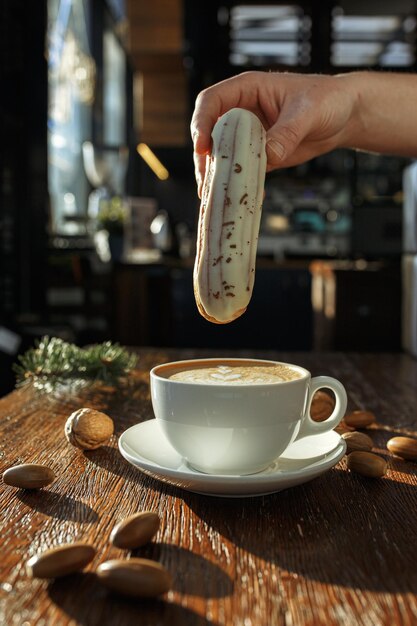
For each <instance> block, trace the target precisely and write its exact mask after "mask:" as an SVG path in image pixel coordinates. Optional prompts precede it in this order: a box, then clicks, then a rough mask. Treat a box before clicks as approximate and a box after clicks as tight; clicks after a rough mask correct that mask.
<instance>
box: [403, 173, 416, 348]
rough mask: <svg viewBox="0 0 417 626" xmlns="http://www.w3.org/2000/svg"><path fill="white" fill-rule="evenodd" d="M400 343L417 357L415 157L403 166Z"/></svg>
mask: <svg viewBox="0 0 417 626" xmlns="http://www.w3.org/2000/svg"><path fill="white" fill-rule="evenodd" d="M403 190H404V204H403V255H402V294H403V295H402V347H403V349H404V350H405V351H406V352H409V353H410V354H412V355H413V356H415V357H417V161H416V162H414V163H412V164H411V165H409V166H408V167H406V168H405V170H404V177H403Z"/></svg>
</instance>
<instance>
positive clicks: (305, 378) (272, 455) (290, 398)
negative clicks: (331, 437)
mask: <svg viewBox="0 0 417 626" xmlns="http://www.w3.org/2000/svg"><path fill="white" fill-rule="evenodd" d="M150 377H151V398H152V406H153V409H154V412H155V417H156V419H157V421H158V424H159V427H160V429H161V432H162V433H163V435H164V436H165V437H166V438H167V439H168V441H169V442H170V444H171V445H172V446H173V448H174V449H175V450H176V451H177V452H178V453H179V454H180V455H181V456H182V457H183V458H184V460H185V461H186V462H187V463H188V464H189V465H190V466H192V467H193V468H194V469H196V470H198V471H200V472H206V473H209V474H213V473H214V474H252V473H255V472H260V471H262V470H263V469H265V468H266V467H268V465H269V464H270V463H272V462H273V461H275V460H276V459H277V458H278V457H279V456H280V455H281V454H282V453H283V452H284V450H285V449H286V448H287V447H288V446H289V445H290V444H291V443H292V442H293V441H294V440H295V438H298V439H299V438H301V437H306V436H309V435H317V434H318V433H324V432H328V431H330V430H332V428H335V427H336V426H337V425H338V424H339V422H340V420H341V419H342V417H343V415H344V413H345V410H346V392H345V390H344V388H343V385H342V384H341V383H340V382H339V381H337V380H335V379H334V378H331V377H329V376H317V377H315V378H311V374H310V372H309V371H308V370H306V369H304V368H303V367H300V366H298V365H292V364H291V363H282V362H279V361H278V362H277V361H266V360H256V359H239V358H220V357H219V358H215V359H196V360H188V361H177V362H176V363H164V364H162V365H157V366H156V367H154V368H153V369H152V370H151V373H150ZM322 388H328V389H330V390H331V391H332V392H333V394H334V395H335V398H336V403H335V407H334V409H333V412H332V414H331V415H330V416H329V417H328V418H327V420H325V421H324V422H313V420H312V419H311V417H310V404H311V399H312V397H313V395H314V394H315V392H316V391H317V390H318V389H322Z"/></svg>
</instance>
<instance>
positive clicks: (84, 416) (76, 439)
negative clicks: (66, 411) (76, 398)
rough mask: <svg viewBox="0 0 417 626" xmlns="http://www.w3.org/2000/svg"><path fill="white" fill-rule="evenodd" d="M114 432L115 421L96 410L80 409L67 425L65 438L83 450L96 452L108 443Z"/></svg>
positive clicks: (69, 419)
mask: <svg viewBox="0 0 417 626" xmlns="http://www.w3.org/2000/svg"><path fill="white" fill-rule="evenodd" d="M113 431H114V424H113V420H112V419H111V418H110V417H109V416H108V415H106V414H105V413H101V412H100V411H96V410H95V409H88V408H84V409H78V411H74V413H71V415H70V416H69V418H68V419H67V421H66V423H65V436H66V438H67V439H68V441H69V442H70V443H71V444H72V445H73V446H76V447H77V448H80V449H81V450H95V449H96V448H99V447H100V446H102V445H104V444H105V443H107V442H108V441H109V439H110V437H111V436H112V434H113Z"/></svg>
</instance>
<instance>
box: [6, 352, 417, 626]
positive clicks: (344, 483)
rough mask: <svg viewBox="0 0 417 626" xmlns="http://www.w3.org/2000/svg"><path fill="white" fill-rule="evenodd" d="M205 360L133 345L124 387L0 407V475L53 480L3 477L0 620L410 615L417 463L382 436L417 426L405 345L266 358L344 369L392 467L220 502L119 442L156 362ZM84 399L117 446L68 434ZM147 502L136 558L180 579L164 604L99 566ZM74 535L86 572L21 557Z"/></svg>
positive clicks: (313, 619)
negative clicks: (33, 573) (75, 442)
mask: <svg viewBox="0 0 417 626" xmlns="http://www.w3.org/2000/svg"><path fill="white" fill-rule="evenodd" d="M206 354H207V353H206V352H205V353H204V355H206ZM235 354H238V353H237V352H235ZM254 354H255V353H251V354H248V353H240V355H241V356H243V355H245V356H252V355H254ZM201 355H202V353H197V352H196V351H194V352H193V351H181V352H180V351H173V350H171V351H163V350H159V351H156V350H142V351H141V352H140V361H139V367H138V370H137V372H136V373H135V375H134V376H133V377H132V385H131V386H130V387H128V388H125V389H123V390H121V391H118V392H116V391H114V390H111V389H100V390H95V391H94V392H93V391H90V392H87V394H86V396H84V397H82V398H77V397H71V396H69V397H66V396H63V397H61V399H59V398H55V399H54V398H51V397H42V396H41V395H39V393H35V392H34V391H30V390H25V391H22V390H20V391H15V392H13V393H12V394H11V395H9V396H6V397H5V398H3V399H2V400H0V419H1V422H0V423H1V438H0V444H1V449H2V451H1V464H2V471H4V470H5V469H7V468H8V467H10V466H12V465H15V464H18V463H23V462H36V463H45V464H47V465H49V466H50V467H52V468H53V470H54V471H55V472H56V474H57V480H56V481H55V482H54V483H52V484H51V485H50V486H49V487H48V488H45V489H43V490H41V491H25V490H17V489H15V488H13V487H9V486H6V485H4V484H3V485H2V486H1V509H0V510H1V513H0V516H1V524H0V528H1V533H0V541H1V545H2V547H1V559H0V572H1V575H0V601H1V609H0V623H1V624H5V625H7V626H15V625H16V626H17V625H18V626H32V625H33V624H38V625H42V626H49V625H55V624H59V625H61V624H83V625H90V624H91V625H93V624H94V625H100V626H104V625H106V624H108V625H111V626H117V625H119V624H120V625H121V624H123V625H125V624H126V625H129V626H130V625H131V624H132V625H133V624H146V625H152V626H153V625H155V626H156V625H162V624H164V625H165V624H167V625H169V626H177V625H178V626H197V625H198V626H203V625H204V626H205V625H208V624H219V625H220V624H222V625H227V626H229V625H230V626H275V625H281V624H282V625H284V624H285V625H286V626H290V625H296V626H300V625H306V626H307V625H308V626H318V625H323V626H331V625H333V624H338V625H339V624H340V625H343V626H350V625H352V626H353V625H354V626H356V625H357V624H363V625H364V626H365V625H366V626H375V625H381V624H386V625H390V626H392V625H393V624H396V625H400V624H401V625H410V626H411V625H413V624H416V623H417V596H416V594H417V523H416V520H417V499H416V496H417V492H416V485H417V477H416V470H417V465H416V464H415V463H412V462H406V461H402V460H400V459H398V458H394V457H392V456H391V455H389V454H388V453H387V450H386V448H385V444H386V441H387V440H388V439H389V438H390V437H392V436H393V435H395V434H398V433H402V434H404V433H408V434H414V435H415V434H416V428H417V361H415V360H413V359H411V358H409V357H408V356H406V355H401V354H398V355H396V354H391V355H388V354H387V355H380V354H378V355H367V354H363V355H359V354H343V353H339V354H336V353H334V354H327V353H325V354H318V353H316V354H314V353H311V354H283V353H280V354H277V353H268V352H265V351H264V352H262V354H259V355H258V356H262V357H269V358H271V357H278V358H281V359H284V360H288V361H292V362H297V363H299V364H300V365H303V366H306V367H307V368H309V369H310V371H311V372H312V373H313V375H318V374H320V373H322V374H330V375H333V376H336V377H337V378H339V379H340V380H341V381H342V382H343V383H344V384H345V386H346V389H347V391H348V395H349V409H355V408H366V409H370V410H372V411H374V412H375V413H376V415H377V417H378V424H377V425H376V427H374V428H373V429H372V430H371V431H370V434H371V435H372V437H373V439H374V443H375V448H376V451H377V452H380V453H381V454H383V455H385V456H386V457H387V458H388V459H389V471H388V474H387V475H386V477H384V478H383V479H377V480H372V479H365V478H361V477H359V476H358V475H354V474H351V473H350V472H349V471H348V470H347V469H346V464H345V461H344V460H342V461H341V462H340V463H339V464H338V465H337V466H336V467H335V468H334V469H332V470H330V471H328V472H327V473H325V474H324V475H322V476H321V477H319V478H316V479H315V480H314V481H312V482H310V483H306V484H305V485H302V486H298V487H296V488H293V489H291V490H288V491H283V492H280V493H276V494H274V495H269V496H263V497H258V498H247V499H220V498H216V497H209V496H202V495H197V494H193V493H190V492H186V491H182V490H180V489H178V488H175V487H171V486H168V485H166V484H163V483H161V482H158V481H156V480H154V479H152V478H149V477H147V476H145V475H143V474H142V473H140V472H139V471H138V470H136V469H135V468H134V467H132V466H131V465H129V464H128V463H127V462H126V461H125V460H124V459H123V458H122V457H121V455H120V454H119V452H118V449H117V436H118V435H120V434H121V433H122V432H123V431H124V430H125V429H126V428H127V427H129V426H131V425H133V424H135V423H136V422H139V421H143V420H147V419H150V418H152V417H153V414H152V408H151V403H150V399H149V387H148V380H149V377H148V372H149V369H150V367H151V366H153V365H154V364H156V363H160V362H164V361H167V360H171V359H175V358H182V357H189V356H201ZM80 406H94V407H95V408H99V409H102V410H105V411H107V412H108V413H109V414H110V415H111V416H112V417H113V419H114V421H115V424H116V436H115V437H113V439H112V441H111V443H110V445H107V446H104V447H102V448H101V449H99V450H97V451H91V452H85V453H83V452H81V451H79V450H77V449H75V448H73V447H72V446H71V445H70V444H68V443H67V442H66V440H65V437H64V434H63V425H64V422H65V419H66V417H67V416H68V415H69V414H70V413H71V412H72V411H73V410H75V409H77V408H79V407H80ZM141 510H152V511H156V512H157V513H158V514H159V515H160V517H161V528H160V531H159V532H158V534H157V536H156V537H155V540H154V541H153V542H152V543H151V544H149V545H148V546H146V547H145V548H142V549H140V550H137V551H135V553H134V554H135V555H136V556H139V555H140V556H145V557H148V558H152V559H156V560H157V561H160V562H161V563H162V564H164V565H165V566H166V567H167V568H168V569H169V570H170V571H171V572H172V575H173V580H174V582H173V588H172V591H170V592H168V594H166V596H164V597H162V598H161V599H158V600H135V599H127V598H123V597H120V596H116V595H114V594H113V593H110V592H109V591H107V590H106V589H104V588H103V587H102V586H101V585H100V584H99V583H98V581H97V580H96V577H95V574H94V571H95V568H96V567H97V566H98V564H99V563H100V562H102V561H104V560H105V559H108V558H115V557H123V556H124V557H127V556H129V553H128V552H124V551H122V550H120V549H116V548H115V547H113V546H111V545H110V543H109V534H110V532H111V529H112V528H113V526H114V525H115V523H116V522H117V521H119V520H120V519H122V518H124V517H125V516H127V515H130V514H131V513H134V512H137V511H141ZM73 540H87V541H89V542H91V543H92V544H94V545H95V546H96V548H97V556H96V558H95V560H94V561H93V563H91V564H90V566H88V567H87V568H86V570H85V571H84V572H83V573H79V574H76V575H71V576H68V577H66V578H61V579H56V580H53V581H51V582H49V583H48V582H45V581H39V580H30V579H29V578H28V576H27V574H26V570H25V563H26V561H27V559H28V558H29V557H30V556H32V555H33V554H35V553H37V552H38V551H39V550H42V549H44V548H47V547H50V546H53V545H56V544H59V543H60V542H71V541H73Z"/></svg>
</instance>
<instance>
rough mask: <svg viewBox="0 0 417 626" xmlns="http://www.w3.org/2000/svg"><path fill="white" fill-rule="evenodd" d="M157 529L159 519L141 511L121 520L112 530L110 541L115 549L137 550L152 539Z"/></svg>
mask: <svg viewBox="0 0 417 626" xmlns="http://www.w3.org/2000/svg"><path fill="white" fill-rule="evenodd" d="M158 528H159V517H158V515H157V514H156V513H152V512H151V511H142V512H141V513H136V514H135V515H131V516H130V517H127V518H126V519H124V520H122V521H121V522H119V523H118V524H117V526H115V527H114V528H113V531H112V533H111V535H110V541H111V542H112V544H113V545H115V546H116V547H117V548H127V549H133V548H139V547H140V546H143V545H145V543H148V541H150V540H151V539H152V537H153V536H154V535H155V534H156V532H157V531H158Z"/></svg>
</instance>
